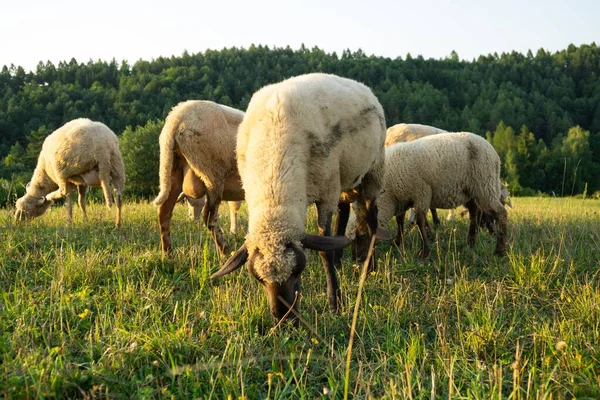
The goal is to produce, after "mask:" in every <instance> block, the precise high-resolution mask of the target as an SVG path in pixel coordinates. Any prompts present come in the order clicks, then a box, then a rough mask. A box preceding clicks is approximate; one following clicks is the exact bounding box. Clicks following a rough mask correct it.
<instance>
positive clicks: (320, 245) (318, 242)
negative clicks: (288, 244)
mask: <svg viewBox="0 0 600 400" xmlns="http://www.w3.org/2000/svg"><path fill="white" fill-rule="evenodd" d="M300 242H301V243H302V246H304V248H306V249H311V250H318V251H334V250H341V249H343V248H344V246H346V245H347V244H349V243H350V239H348V238H347V237H346V236H319V235H306V236H305V237H304V239H302V240H301V241H300Z"/></svg>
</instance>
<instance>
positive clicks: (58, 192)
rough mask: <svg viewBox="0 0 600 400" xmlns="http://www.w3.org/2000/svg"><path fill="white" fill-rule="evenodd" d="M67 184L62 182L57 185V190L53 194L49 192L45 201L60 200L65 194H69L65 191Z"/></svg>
mask: <svg viewBox="0 0 600 400" xmlns="http://www.w3.org/2000/svg"><path fill="white" fill-rule="evenodd" d="M67 185H68V183H67V182H62V183H61V184H59V185H58V189H56V190H55V191H54V192H50V193H48V194H47V195H46V200H52V201H56V200H60V199H62V198H63V197H65V196H66V195H67V194H69V193H71V192H69V191H68V190H67Z"/></svg>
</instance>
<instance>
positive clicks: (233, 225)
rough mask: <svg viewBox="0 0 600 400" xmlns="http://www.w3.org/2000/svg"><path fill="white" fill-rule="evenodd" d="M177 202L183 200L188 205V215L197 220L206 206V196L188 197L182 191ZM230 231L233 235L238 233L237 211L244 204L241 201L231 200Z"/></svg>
mask: <svg viewBox="0 0 600 400" xmlns="http://www.w3.org/2000/svg"><path fill="white" fill-rule="evenodd" d="M177 202H178V203H179V202H183V203H185V205H186V206H187V209H188V216H189V217H190V218H191V219H192V220H194V221H197V220H199V219H200V216H201V215H202V208H203V207H204V203H205V202H206V196H204V197H202V198H200V199H194V198H192V197H188V196H186V195H185V193H183V192H181V193H180V194H179V197H178V198H177ZM227 204H229V220H230V223H229V232H231V234H233V235H237V233H238V221H237V212H238V211H239V209H240V207H241V206H242V202H241V201H229V202H228V203H227Z"/></svg>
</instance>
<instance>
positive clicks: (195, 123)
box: [154, 100, 244, 256]
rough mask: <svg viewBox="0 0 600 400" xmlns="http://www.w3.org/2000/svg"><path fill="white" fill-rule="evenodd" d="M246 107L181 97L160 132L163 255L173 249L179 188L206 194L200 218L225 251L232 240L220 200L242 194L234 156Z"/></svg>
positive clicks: (195, 195) (159, 203)
mask: <svg viewBox="0 0 600 400" xmlns="http://www.w3.org/2000/svg"><path fill="white" fill-rule="evenodd" d="M243 118H244V113H243V112H242V111H239V110H236V109H234V108H231V107H227V106H224V105H221V104H217V103H213V102H211V101H204V100H189V101H185V102H182V103H179V104H178V105H176V106H175V107H173V109H172V110H171V112H170V113H169V115H168V116H167V119H166V121H165V126H164V127H163V129H162V131H161V133H160V138H159V142H160V171H159V178H160V192H159V194H158V196H157V197H156V199H155V200H154V204H155V205H156V206H158V224H159V229H160V241H161V245H162V252H163V255H167V254H171V253H172V246H171V218H172V216H173V208H174V207H175V204H176V203H177V199H178V197H179V194H180V193H181V192H182V191H183V193H184V194H185V195H186V196H188V197H191V198H194V199H201V198H202V197H204V196H205V195H206V204H205V205H204V208H203V209H202V220H203V221H204V224H205V225H206V226H207V227H208V229H209V231H210V234H211V236H212V238H213V240H214V241H215V244H216V245H217V248H218V250H219V253H220V254H221V256H224V255H225V254H229V246H228V245H227V242H226V241H225V238H224V237H223V232H222V230H221V227H220V226H219V220H218V216H219V214H218V212H219V204H220V203H221V200H225V201H240V200H243V199H244V190H243V189H242V185H241V181H240V177H239V175H238V172H237V166H236V160H235V142H236V134H237V128H238V125H239V124H240V122H242V119H243Z"/></svg>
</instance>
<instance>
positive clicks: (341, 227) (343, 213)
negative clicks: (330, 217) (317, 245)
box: [333, 203, 350, 268]
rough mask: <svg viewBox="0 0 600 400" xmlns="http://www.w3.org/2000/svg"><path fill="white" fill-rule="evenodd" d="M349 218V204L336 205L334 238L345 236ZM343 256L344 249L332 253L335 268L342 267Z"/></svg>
mask: <svg viewBox="0 0 600 400" xmlns="http://www.w3.org/2000/svg"><path fill="white" fill-rule="evenodd" d="M349 218H350V204H349V203H338V214H337V218H336V220H335V234H336V236H344V235H345V234H346V227H347V226H348V219H349ZM343 256H344V249H340V250H336V251H334V256H333V260H334V265H335V268H341V267H342V257H343Z"/></svg>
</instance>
